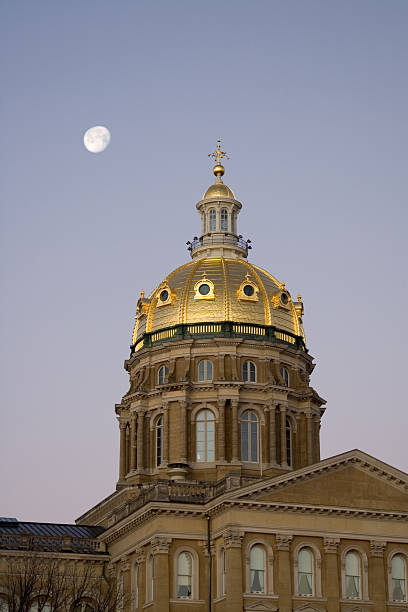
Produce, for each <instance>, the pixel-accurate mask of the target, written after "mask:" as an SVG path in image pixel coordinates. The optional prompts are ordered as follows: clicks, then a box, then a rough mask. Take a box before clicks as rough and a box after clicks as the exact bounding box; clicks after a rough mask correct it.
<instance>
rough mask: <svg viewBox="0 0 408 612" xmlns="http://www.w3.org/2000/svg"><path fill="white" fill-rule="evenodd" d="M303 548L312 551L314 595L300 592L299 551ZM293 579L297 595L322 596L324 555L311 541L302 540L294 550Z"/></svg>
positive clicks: (306, 596)
mask: <svg viewBox="0 0 408 612" xmlns="http://www.w3.org/2000/svg"><path fill="white" fill-rule="evenodd" d="M303 548H308V549H309V550H310V552H311V553H312V563H313V565H312V568H313V580H312V583H313V584H312V595H301V594H300V593H299V553H300V551H301V550H302V549H303ZM293 570H294V571H293V579H294V585H293V586H294V593H295V596H296V597H304V598H305V599H307V598H310V597H322V556H321V554H320V550H319V549H318V548H317V546H315V545H314V544H312V543H310V542H300V543H299V544H298V545H297V546H296V548H295V550H294V551H293Z"/></svg>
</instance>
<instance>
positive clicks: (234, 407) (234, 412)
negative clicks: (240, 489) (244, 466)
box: [231, 399, 239, 463]
mask: <svg viewBox="0 0 408 612" xmlns="http://www.w3.org/2000/svg"><path fill="white" fill-rule="evenodd" d="M238 403H239V402H238V400H236V399H232V400H231V420H232V423H231V431H232V463H237V462H238V461H239V457H238Z"/></svg>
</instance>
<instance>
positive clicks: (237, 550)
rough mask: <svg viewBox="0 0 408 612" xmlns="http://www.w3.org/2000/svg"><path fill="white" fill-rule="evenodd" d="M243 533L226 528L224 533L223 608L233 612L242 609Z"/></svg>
mask: <svg viewBox="0 0 408 612" xmlns="http://www.w3.org/2000/svg"><path fill="white" fill-rule="evenodd" d="M243 537H244V536H243V534H242V533H241V532H240V531H238V530H235V529H228V531H227V532H226V533H224V546H225V565H226V567H227V572H226V576H225V580H226V585H225V591H226V593H225V595H226V602H225V609H226V610H231V612H232V611H234V612H235V610H237V611H238V610H243V599H242V586H243V580H242V550H241V548H242V539H243Z"/></svg>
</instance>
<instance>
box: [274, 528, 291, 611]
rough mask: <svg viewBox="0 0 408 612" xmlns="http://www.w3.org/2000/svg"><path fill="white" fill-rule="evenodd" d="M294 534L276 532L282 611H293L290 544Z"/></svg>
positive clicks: (280, 605) (279, 592) (280, 607)
mask: <svg viewBox="0 0 408 612" xmlns="http://www.w3.org/2000/svg"><path fill="white" fill-rule="evenodd" d="M292 540H293V536H291V535H288V534H280V533H277V534H276V546H277V549H278V594H279V610H280V612H292V575H291V563H290V545H291V542H292Z"/></svg>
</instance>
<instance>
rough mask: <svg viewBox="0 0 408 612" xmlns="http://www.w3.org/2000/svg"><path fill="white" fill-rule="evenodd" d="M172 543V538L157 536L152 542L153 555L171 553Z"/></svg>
mask: <svg viewBox="0 0 408 612" xmlns="http://www.w3.org/2000/svg"><path fill="white" fill-rule="evenodd" d="M171 542H172V539H171V538H166V537H164V536H155V537H154V538H152V540H151V542H150V543H151V546H152V553H153V554H154V555H159V554H165V555H167V554H168V553H169V548H170V544H171Z"/></svg>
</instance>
